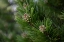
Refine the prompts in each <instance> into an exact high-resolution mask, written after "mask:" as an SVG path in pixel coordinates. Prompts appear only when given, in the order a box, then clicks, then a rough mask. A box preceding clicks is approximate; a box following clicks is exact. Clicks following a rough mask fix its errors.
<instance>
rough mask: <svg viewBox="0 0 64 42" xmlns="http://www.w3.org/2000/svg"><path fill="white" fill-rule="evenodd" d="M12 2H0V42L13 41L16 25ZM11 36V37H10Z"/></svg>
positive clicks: (1, 0)
mask: <svg viewBox="0 0 64 42" xmlns="http://www.w3.org/2000/svg"><path fill="white" fill-rule="evenodd" d="M13 4H15V3H13V0H0V42H12V41H15V40H14V38H15V36H14V35H15V34H16V33H17V31H18V29H17V24H16V22H15V20H14V13H15V11H14V10H13V11H12V9H13V7H12V6H13ZM12 35H13V37H12Z"/></svg>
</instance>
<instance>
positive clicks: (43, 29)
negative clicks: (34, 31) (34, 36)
mask: <svg viewBox="0 0 64 42" xmlns="http://www.w3.org/2000/svg"><path fill="white" fill-rule="evenodd" d="M45 29H46V27H45V26H44V25H40V26H39V30H40V32H42V33H44V31H45Z"/></svg>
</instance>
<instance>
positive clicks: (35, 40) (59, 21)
mask: <svg viewBox="0 0 64 42" xmlns="http://www.w3.org/2000/svg"><path fill="white" fill-rule="evenodd" d="M62 1H63V0H17V1H16V2H17V5H18V13H17V14H16V15H15V19H16V21H17V22H18V23H19V24H20V27H21V31H22V34H21V36H17V42H64V37H63V36H64V12H63V7H64V6H63V5H64V3H63V2H62Z"/></svg>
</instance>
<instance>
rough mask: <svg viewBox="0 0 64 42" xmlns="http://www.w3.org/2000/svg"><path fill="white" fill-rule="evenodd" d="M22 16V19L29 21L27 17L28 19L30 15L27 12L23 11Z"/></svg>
mask: <svg viewBox="0 0 64 42" xmlns="http://www.w3.org/2000/svg"><path fill="white" fill-rule="evenodd" d="M22 18H23V20H25V21H27V22H28V21H29V19H30V16H29V14H27V13H25V14H24V15H23V16H22Z"/></svg>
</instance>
